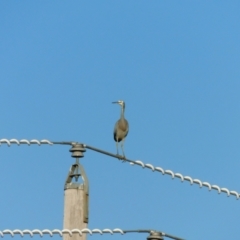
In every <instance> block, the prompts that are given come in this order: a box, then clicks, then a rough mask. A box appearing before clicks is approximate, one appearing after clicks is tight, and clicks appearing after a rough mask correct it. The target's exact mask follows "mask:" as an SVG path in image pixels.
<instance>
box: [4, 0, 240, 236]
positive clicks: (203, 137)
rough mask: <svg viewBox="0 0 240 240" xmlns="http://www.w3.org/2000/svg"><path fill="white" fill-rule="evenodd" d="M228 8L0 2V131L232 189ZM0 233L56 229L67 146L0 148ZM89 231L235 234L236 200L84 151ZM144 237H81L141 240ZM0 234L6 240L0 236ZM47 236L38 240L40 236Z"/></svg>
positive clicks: (237, 56) (233, 64)
mask: <svg viewBox="0 0 240 240" xmlns="http://www.w3.org/2000/svg"><path fill="white" fill-rule="evenodd" d="M239 7H240V3H239V1H228V2H227V1H221V0H220V1H205V0H201V1H131V0H130V1H129V0H128V1H87V2H86V1H85V2H84V1H75V0H72V1H55V0H52V1H46V0H43V1H29V0H28V1H1V2H0V14H1V21H0V32H1V38H0V41H1V44H0V52H1V54H0V66H1V67H0V78H1V81H0V86H1V87H0V99H1V103H2V107H1V118H0V123H1V136H0V139H2V138H7V139H12V138H16V139H29V140H31V139H39V140H41V139H49V140H51V141H72V140H73V141H78V142H82V143H86V144H89V145H92V146H95V147H98V148H101V149H104V150H106V151H110V152H113V153H115V152H116V149H115V142H114V140H113V136H112V134H113V127H114V124H115V122H116V120H117V119H118V118H119V115H120V108H119V106H116V105H113V104H111V102H112V101H116V100H120V99H123V100H125V102H126V114H125V116H126V118H127V119H128V121H129V125H130V131H129V135H128V137H127V139H126V142H125V153H126V156H127V157H128V158H129V159H132V160H137V159H140V160H142V161H143V162H145V163H151V164H153V165H154V166H159V167H162V168H164V169H170V170H173V171H174V172H179V173H181V174H183V175H188V176H191V177H193V178H198V179H200V180H202V181H207V182H210V183H211V184H216V185H219V186H220V187H226V188H228V189H230V190H235V191H238V192H240V186H239V182H240V175H239V168H240V161H239V159H240V150H239V136H240V128H239V125H240V122H239V117H240V107H239V100H240V96H239V90H240V81H239V79H240V68H239V63H240V45H239V43H240V31H239V25H240V15H239ZM0 158H1V161H0V166H1V174H0V181H1V186H2V187H1V190H2V191H1V193H2V194H1V198H0V212H1V214H0V230H3V229H16V228H18V229H34V228H38V229H44V228H47V229H54V228H59V229H61V228H62V227H63V225H62V223H63V194H64V192H63V187H64V181H65V178H66V176H67V173H68V170H69V167H70V165H71V164H72V163H73V162H74V159H72V158H71V157H70V153H69V147H68V146H40V147H38V146H30V147H29V146H26V145H24V146H19V147H18V146H16V145H14V146H11V147H7V146H6V145H2V146H1V148H0ZM81 162H82V164H83V166H84V167H85V170H86V173H87V175H88V178H89V181H90V216H89V217H90V222H89V228H90V229H93V228H100V229H103V228H110V229H113V228H121V229H140V228H145V229H146V228H152V229H157V230H162V231H165V232H168V233H170V234H173V235H176V236H179V237H183V238H186V239H196V240H198V239H199V240H200V239H237V237H238V236H239V234H240V230H239V226H238V225H237V223H238V220H239V214H240V210H239V209H240V208H239V204H240V202H239V200H236V199H235V197H233V196H230V197H227V196H226V194H224V193H221V194H218V193H217V191H215V190H213V191H210V192H209V191H208V189H207V188H202V189H201V188H199V186H198V185H192V186H191V185H190V183H188V182H183V183H181V181H180V180H179V179H174V180H172V179H171V177H170V176H168V175H164V176H163V175H162V174H160V173H156V172H155V173H153V172H151V171H150V170H148V169H146V170H143V169H142V168H141V167H137V166H130V165H129V164H128V163H121V162H119V161H117V160H115V159H113V158H110V157H108V156H104V155H101V154H98V153H95V152H92V151H90V150H88V151H87V152H86V153H85V157H84V158H83V159H81ZM146 236H147V235H145V234H136V235H135V234H131V235H130V234H129V235H124V236H119V235H114V236H107V235H104V236H99V235H94V236H92V237H89V239H90V238H91V239H93V240H94V239H99V238H103V237H104V239H111V240H112V239H116V240H118V239H121V240H123V239H126V240H128V239H132V238H133V237H134V238H136V239H146ZM6 238H10V237H6ZM45 238H48V237H45Z"/></svg>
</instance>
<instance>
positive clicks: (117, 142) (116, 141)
mask: <svg viewBox="0 0 240 240" xmlns="http://www.w3.org/2000/svg"><path fill="white" fill-rule="evenodd" d="M116 148H117V155H119V153H118V141H116Z"/></svg>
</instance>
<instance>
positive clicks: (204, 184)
mask: <svg viewBox="0 0 240 240" xmlns="http://www.w3.org/2000/svg"><path fill="white" fill-rule="evenodd" d="M2 143H5V144H7V145H8V146H11V144H17V145H21V144H27V145H29V146H30V145H31V144H38V145H39V146H41V144H48V145H54V144H60V145H71V146H74V145H76V144H78V145H81V146H82V147H83V148H87V149H90V150H93V151H96V152H99V153H102V154H105V155H108V156H110V157H114V158H117V159H118V160H121V161H126V162H129V163H130V164H131V165H138V166H141V167H142V168H144V169H145V168H148V169H151V170H152V171H153V172H154V171H156V172H160V173H162V175H165V174H167V175H170V176H171V177H172V179H174V178H175V177H176V178H179V179H181V181H182V182H183V181H188V182H190V184H191V185H193V184H198V185H199V187H200V188H202V187H207V188H208V190H209V191H211V190H212V189H213V190H217V191H218V193H219V194H220V193H221V192H223V193H226V194H227V196H230V195H233V196H235V197H236V198H237V199H239V197H240V194H239V193H238V192H237V191H230V190H229V189H228V188H224V187H223V188H221V187H219V186H218V185H212V184H210V183H208V182H203V181H201V180H199V179H195V178H192V177H190V176H184V175H183V174H181V173H174V172H173V171H172V170H164V169H163V168H161V167H154V166H153V165H152V164H149V163H146V164H145V163H144V162H142V161H140V160H136V161H134V160H130V159H127V158H124V157H123V156H120V155H117V154H113V153H110V152H107V151H104V150H101V149H98V148H95V147H92V146H89V145H87V144H82V143H78V142H75V141H62V142H52V141H49V140H46V139H44V140H36V139H33V140H30V141H29V140H26V139H22V140H17V139H11V140H8V139H1V140H0V145H1V144H2Z"/></svg>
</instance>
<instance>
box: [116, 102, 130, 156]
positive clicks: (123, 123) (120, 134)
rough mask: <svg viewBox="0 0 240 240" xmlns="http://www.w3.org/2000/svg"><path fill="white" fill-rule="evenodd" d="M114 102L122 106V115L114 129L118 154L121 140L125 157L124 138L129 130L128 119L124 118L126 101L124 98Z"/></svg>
mask: <svg viewBox="0 0 240 240" xmlns="http://www.w3.org/2000/svg"><path fill="white" fill-rule="evenodd" d="M113 103H117V104H119V105H120V106H121V115H120V119H119V120H118V121H117V122H116V124H115V127H114V131H113V138H114V140H115V142H116V147H117V154H118V143H119V142H121V148H122V153H123V157H124V158H125V154H124V150H123V145H124V140H125V138H126V136H127V134H128V131H129V125H128V121H127V120H126V119H125V118H124V111H125V102H124V101H122V100H119V101H117V102H113ZM118 155H119V154H118Z"/></svg>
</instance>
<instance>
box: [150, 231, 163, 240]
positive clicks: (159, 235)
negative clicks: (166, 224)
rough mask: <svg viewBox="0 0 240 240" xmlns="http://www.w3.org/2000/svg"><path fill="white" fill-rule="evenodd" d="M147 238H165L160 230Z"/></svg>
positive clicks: (155, 239)
mask: <svg viewBox="0 0 240 240" xmlns="http://www.w3.org/2000/svg"><path fill="white" fill-rule="evenodd" d="M147 240H163V236H162V234H161V233H160V232H151V233H150V236H148V237H147Z"/></svg>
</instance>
